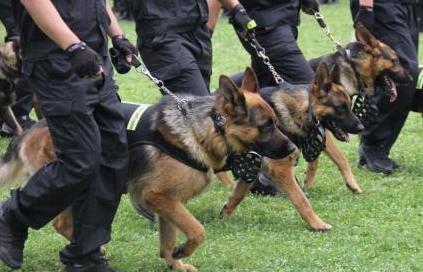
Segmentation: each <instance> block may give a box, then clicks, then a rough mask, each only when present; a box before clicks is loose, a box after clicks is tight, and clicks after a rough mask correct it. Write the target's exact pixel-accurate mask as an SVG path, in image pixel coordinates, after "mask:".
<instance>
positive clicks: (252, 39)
mask: <svg viewBox="0 0 423 272" xmlns="http://www.w3.org/2000/svg"><path fill="white" fill-rule="evenodd" d="M244 40H245V41H246V42H247V43H248V44H249V45H250V46H251V47H252V48H253V49H254V51H256V54H257V56H258V57H259V58H260V59H262V61H263V63H264V64H265V65H266V66H267V68H268V69H269V71H270V73H272V76H273V78H274V80H275V82H276V83H277V84H278V85H281V84H282V83H283V82H284V80H283V79H282V77H281V76H280V75H279V74H278V72H276V70H275V67H273V65H272V64H271V63H270V59H269V57H268V56H267V55H266V51H265V50H264V48H263V46H261V45H260V44H259V42H258V41H257V39H256V36H255V34H254V33H253V32H248V33H247V35H246V36H245V38H244Z"/></svg>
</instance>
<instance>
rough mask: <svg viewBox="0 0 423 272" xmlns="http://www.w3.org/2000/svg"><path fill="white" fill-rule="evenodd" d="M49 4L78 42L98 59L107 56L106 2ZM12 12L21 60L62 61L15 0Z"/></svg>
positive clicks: (87, 0) (59, 1) (63, 0)
mask: <svg viewBox="0 0 423 272" xmlns="http://www.w3.org/2000/svg"><path fill="white" fill-rule="evenodd" d="M51 2H52V3H53V5H54V6H55V7H56V9H57V10H58V12H59V13H60V15H61V17H62V19H63V20H64V21H65V23H66V24H67V25H68V27H69V28H70V29H71V30H72V31H73V32H74V33H75V34H76V35H77V36H78V37H79V38H80V39H81V40H82V41H84V42H86V43H87V44H88V45H89V46H90V47H91V48H93V49H94V50H96V51H97V52H98V53H100V54H101V55H103V56H104V55H107V46H105V45H106V43H107V39H106V29H107V28H108V25H109V23H110V18H109V16H108V14H107V11H106V0H51ZM13 9H14V13H15V18H16V22H17V24H18V26H19V29H20V31H21V45H22V56H23V58H24V60H34V59H45V58H47V57H65V55H64V52H63V50H61V49H60V48H59V47H58V46H57V45H56V44H55V43H54V42H53V41H52V40H51V39H50V38H48V37H47V36H46V35H45V34H44V33H43V32H42V31H41V30H40V29H39V28H38V27H37V26H36V24H35V23H34V21H33V20H32V18H31V16H30V15H29V14H28V12H27V11H26V10H25V8H24V7H23V6H22V4H21V3H20V1H19V0H13ZM46 15H47V14H46Z"/></svg>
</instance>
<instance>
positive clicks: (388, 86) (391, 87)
mask: <svg viewBox="0 0 423 272" xmlns="http://www.w3.org/2000/svg"><path fill="white" fill-rule="evenodd" d="M383 83H384V87H383V88H384V89H385V90H386V91H387V93H388V95H389V102H390V103H393V102H395V100H397V97H398V93H397V85H396V84H395V82H394V81H393V80H392V78H390V77H389V76H386V75H385V76H383Z"/></svg>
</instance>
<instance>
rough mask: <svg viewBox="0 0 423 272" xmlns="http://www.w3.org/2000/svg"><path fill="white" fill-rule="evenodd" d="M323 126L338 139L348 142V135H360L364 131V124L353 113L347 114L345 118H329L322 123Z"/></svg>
mask: <svg viewBox="0 0 423 272" xmlns="http://www.w3.org/2000/svg"><path fill="white" fill-rule="evenodd" d="M322 124H323V126H324V127H325V128H327V129H328V130H330V132H332V134H333V136H335V138H336V139H338V140H339V141H342V142H348V141H349V137H348V134H358V133H360V132H362V131H363V130H364V125H363V123H362V122H361V121H360V120H359V119H358V118H357V116H355V115H354V114H353V113H347V114H346V116H345V117H343V118H342V119H340V118H327V119H325V120H323V122H322Z"/></svg>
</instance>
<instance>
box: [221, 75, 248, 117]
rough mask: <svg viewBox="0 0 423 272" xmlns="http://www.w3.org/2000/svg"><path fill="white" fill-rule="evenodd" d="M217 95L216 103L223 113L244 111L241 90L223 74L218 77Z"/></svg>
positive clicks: (245, 107) (231, 113)
mask: <svg viewBox="0 0 423 272" xmlns="http://www.w3.org/2000/svg"><path fill="white" fill-rule="evenodd" d="M218 97H219V98H218V103H219V104H220V106H221V107H222V110H223V111H224V113H225V114H228V115H233V114H239V113H240V112H241V111H242V112H246V109H247V106H246V102H245V97H244V94H243V92H242V91H241V89H239V88H238V87H237V86H236V85H235V83H234V82H233V81H232V80H231V79H230V78H229V77H227V76H225V75H221V76H220V77H219V90H218Z"/></svg>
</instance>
